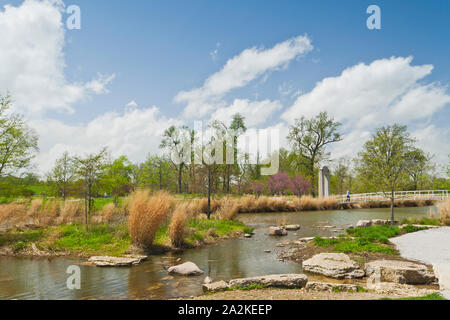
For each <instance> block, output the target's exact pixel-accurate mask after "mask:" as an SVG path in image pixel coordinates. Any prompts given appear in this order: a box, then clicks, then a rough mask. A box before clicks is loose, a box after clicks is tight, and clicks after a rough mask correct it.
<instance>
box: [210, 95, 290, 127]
mask: <svg viewBox="0 0 450 320" xmlns="http://www.w3.org/2000/svg"><path fill="white" fill-rule="evenodd" d="M281 108H282V105H281V103H280V102H279V101H271V100H268V99H266V100H263V101H250V100H248V99H235V100H234V101H233V103H232V104H231V105H230V106H228V107H223V108H219V109H217V110H216V111H215V112H214V113H213V114H212V116H211V119H212V120H215V119H218V120H221V121H222V122H224V123H228V124H229V123H230V122H231V120H232V118H233V115H235V114H236V113H240V114H241V115H242V116H244V117H245V124H246V125H247V126H248V127H254V126H259V125H261V124H264V123H265V122H266V121H267V119H268V118H269V117H270V116H271V115H272V114H273V113H274V112H275V111H277V110H281Z"/></svg>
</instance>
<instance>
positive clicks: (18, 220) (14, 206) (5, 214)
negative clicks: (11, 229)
mask: <svg viewBox="0 0 450 320" xmlns="http://www.w3.org/2000/svg"><path fill="white" fill-rule="evenodd" d="M26 222H27V206H26V204H23V203H19V202H11V203H8V204H3V205H0V225H3V224H5V225H6V224H7V225H9V226H13V225H19V224H24V223H26Z"/></svg>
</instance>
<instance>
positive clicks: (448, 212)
mask: <svg viewBox="0 0 450 320" xmlns="http://www.w3.org/2000/svg"><path fill="white" fill-rule="evenodd" d="M437 208H438V215H439V219H440V220H441V221H442V223H443V224H445V225H446V226H450V199H446V200H444V201H441V202H439V203H438V204H437Z"/></svg>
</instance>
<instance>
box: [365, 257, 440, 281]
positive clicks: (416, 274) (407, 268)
mask: <svg viewBox="0 0 450 320" xmlns="http://www.w3.org/2000/svg"><path fill="white" fill-rule="evenodd" d="M365 269H366V274H367V275H368V276H369V275H372V274H375V275H377V272H379V275H380V277H381V279H380V281H382V282H394V283H400V284H432V283H435V282H437V278H436V277H435V275H434V273H433V272H432V271H431V270H429V269H428V267H427V266H426V265H424V264H419V263H413V262H409V261H399V260H376V261H372V262H369V263H366V265H365Z"/></svg>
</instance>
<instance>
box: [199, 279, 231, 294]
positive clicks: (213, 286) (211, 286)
mask: <svg viewBox="0 0 450 320" xmlns="http://www.w3.org/2000/svg"><path fill="white" fill-rule="evenodd" d="M227 288H228V283H226V282H225V281H223V280H222V281H217V282H212V283H204V284H203V286H202V289H203V292H208V291H219V290H224V289H227Z"/></svg>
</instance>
